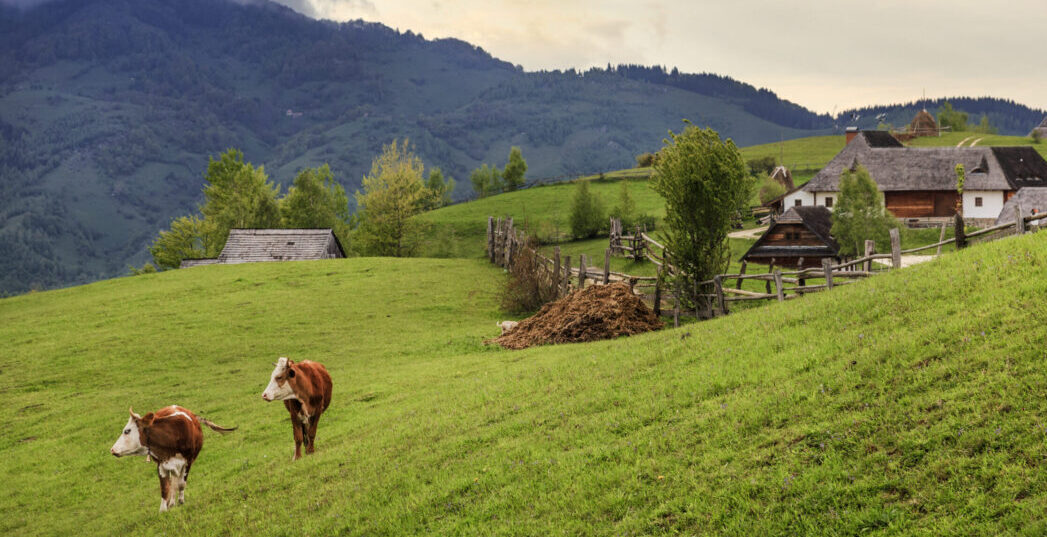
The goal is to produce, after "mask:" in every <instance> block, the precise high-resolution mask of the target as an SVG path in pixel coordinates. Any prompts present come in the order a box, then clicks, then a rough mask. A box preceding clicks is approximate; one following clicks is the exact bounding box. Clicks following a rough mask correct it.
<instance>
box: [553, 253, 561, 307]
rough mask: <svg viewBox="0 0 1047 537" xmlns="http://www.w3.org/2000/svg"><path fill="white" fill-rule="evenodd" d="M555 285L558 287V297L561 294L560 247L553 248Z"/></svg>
mask: <svg viewBox="0 0 1047 537" xmlns="http://www.w3.org/2000/svg"><path fill="white" fill-rule="evenodd" d="M553 284H554V285H555V286H556V296H562V295H561V293H560V287H561V286H560V247H559V246H557V247H555V248H553Z"/></svg>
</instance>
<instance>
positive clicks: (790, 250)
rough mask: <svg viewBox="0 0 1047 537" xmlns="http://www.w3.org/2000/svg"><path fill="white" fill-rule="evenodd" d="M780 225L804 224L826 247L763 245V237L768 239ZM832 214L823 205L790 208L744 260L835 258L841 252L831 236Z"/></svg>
mask: <svg viewBox="0 0 1047 537" xmlns="http://www.w3.org/2000/svg"><path fill="white" fill-rule="evenodd" d="M779 224H803V225H804V226H805V227H806V228H807V229H809V230H810V231H811V233H814V234H815V236H817V237H818V238H819V239H821V241H822V242H824V243H825V245H824V246H801V245H796V246H784V245H780V244H776V245H768V246H764V245H763V237H766V236H767V234H768V233H770V232H771V230H772V229H774V226H776V225H779ZM832 225H833V223H832V212H831V211H829V209H827V208H825V207H822V206H821V205H817V206H814V205H804V206H801V207H790V208H789V210H787V211H785V213H783V214H782V216H780V217H779V218H778V220H776V221H775V223H774V224H771V227H770V228H768V229H767V231H766V232H764V234H763V236H762V237H760V238H759V239H757V240H756V243H755V244H753V245H752V247H751V248H749V250H748V251H747V252H745V255H743V256H742V259H746V258H749V257H776V256H781V257H786V256H788V257H811V258H814V257H835V256H836V255H837V253H839V251H840V245H839V244H838V243H837V242H836V239H834V238H833V237H832V235H831V234H830V230H831V229H832Z"/></svg>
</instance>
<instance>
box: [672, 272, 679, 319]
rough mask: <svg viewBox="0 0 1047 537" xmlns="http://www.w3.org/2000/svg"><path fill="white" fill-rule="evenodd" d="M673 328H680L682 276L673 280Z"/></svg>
mask: <svg viewBox="0 0 1047 537" xmlns="http://www.w3.org/2000/svg"><path fill="white" fill-rule="evenodd" d="M673 328H680V278H676V279H675V280H673Z"/></svg>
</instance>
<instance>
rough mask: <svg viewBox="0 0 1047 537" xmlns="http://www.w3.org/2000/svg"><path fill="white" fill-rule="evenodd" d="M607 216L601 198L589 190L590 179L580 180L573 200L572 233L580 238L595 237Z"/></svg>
mask: <svg viewBox="0 0 1047 537" xmlns="http://www.w3.org/2000/svg"><path fill="white" fill-rule="evenodd" d="M606 218H607V215H606V213H605V212H604V208H603V203H602V202H601V201H600V198H598V197H596V196H595V195H593V193H592V192H591V191H590V190H589V181H578V187H577V189H576V190H575V191H574V198H573V199H572V200H571V215H570V217H569V219H570V223H571V234H572V235H573V236H574V237H575V238H578V239H585V238H589V237H595V236H596V235H597V234H598V233H599V232H600V230H601V229H603V226H604V224H605V223H607V222H605V221H604V220H606Z"/></svg>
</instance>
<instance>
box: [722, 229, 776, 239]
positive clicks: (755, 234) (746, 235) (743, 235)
mask: <svg viewBox="0 0 1047 537" xmlns="http://www.w3.org/2000/svg"><path fill="white" fill-rule="evenodd" d="M764 231H767V226H763V227H756V228H753V229H740V230H738V231H732V232H730V233H728V234H727V236H728V237H730V238H732V239H759V238H760V235H763V232H764Z"/></svg>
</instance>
